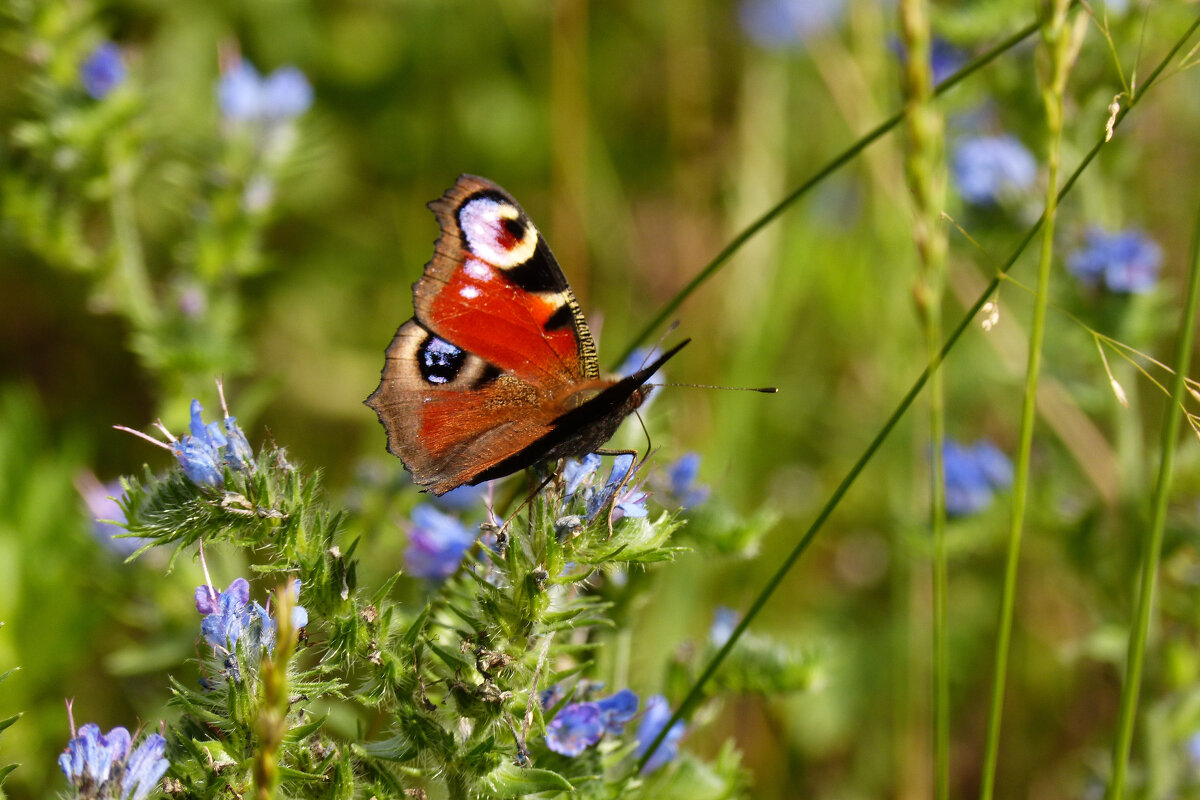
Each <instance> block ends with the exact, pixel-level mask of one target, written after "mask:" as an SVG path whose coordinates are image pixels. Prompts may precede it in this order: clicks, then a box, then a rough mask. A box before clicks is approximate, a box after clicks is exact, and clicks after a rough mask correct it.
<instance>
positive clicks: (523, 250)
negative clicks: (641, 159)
mask: <svg viewBox="0 0 1200 800" xmlns="http://www.w3.org/2000/svg"><path fill="white" fill-rule="evenodd" d="M458 225H459V227H460V228H461V229H462V232H463V239H464V240H465V243H466V246H467V249H468V250H470V251H471V252H472V253H474V254H475V255H477V256H479V257H480V258H481V259H483V260H484V261H486V262H488V263H489V264H494V265H495V266H497V267H499V268H500V269H510V268H512V267H515V266H517V265H519V264H523V263H525V262H526V261H528V260H529V259H530V258H531V257H532V256H533V254H534V251H536V250H537V243H538V232H537V228H535V227H533V223H532V222H530V221H529V219H528V218H527V217H525V216H524V215H523V214H522V213H521V210H520V209H519V208H517V207H516V206H514V205H513V204H512V203H510V202H508V201H507V200H504V199H503V198H500V197H498V196H495V195H491V194H486V193H485V194H479V195H476V196H474V197H472V198H471V199H470V200H467V202H465V203H463V205H462V207H461V208H459V210H458Z"/></svg>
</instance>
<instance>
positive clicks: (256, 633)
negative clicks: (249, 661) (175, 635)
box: [195, 578, 308, 653]
mask: <svg viewBox="0 0 1200 800" xmlns="http://www.w3.org/2000/svg"><path fill="white" fill-rule="evenodd" d="M291 591H292V599H293V600H299V599H300V579H299V578H296V579H294V580H293V581H292V583H291ZM195 597H196V610H197V611H199V612H200V613H201V614H204V615H205V616H204V619H203V621H201V623H200V632H201V633H202V634H203V635H204V640H205V641H206V642H208V643H209V644H210V645H212V646H213V647H216V648H219V649H221V650H226V651H232V650H233V649H234V647H235V646H236V645H237V642H238V640H239V639H241V638H242V635H243V634H244V633H247V632H249V633H250V634H251V635H252V636H253V640H252V641H250V642H249V643H248V650H249V651H250V652H263V651H265V652H268V653H269V652H271V651H273V650H274V649H275V631H276V627H277V626H276V624H275V620H273V619H271V615H270V613H269V612H268V611H267V609H266V608H264V607H262V606H261V605H259V604H258V603H257V602H254V603H251V602H250V583H249V582H248V581H247V580H246V579H245V578H238V579H236V580H235V581H233V583H231V584H229V588H227V589H226V590H225V591H223V592H218V591H216V590H215V589H214V588H213V587H211V586H197V587H196V593H195ZM291 619H292V628H293V629H294V630H299V629H300V628H303V627H304V626H305V625H307V624H308V612H307V611H306V610H305V609H304V606H301V605H294V606H292V618H291Z"/></svg>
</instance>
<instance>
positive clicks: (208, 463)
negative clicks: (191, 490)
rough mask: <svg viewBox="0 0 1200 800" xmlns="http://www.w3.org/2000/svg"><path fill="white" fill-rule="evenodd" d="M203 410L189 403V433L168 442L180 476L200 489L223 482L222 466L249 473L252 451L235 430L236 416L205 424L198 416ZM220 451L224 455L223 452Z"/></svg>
mask: <svg viewBox="0 0 1200 800" xmlns="http://www.w3.org/2000/svg"><path fill="white" fill-rule="evenodd" d="M203 411H204V407H203V406H201V405H200V401H199V400H192V407H191V422H190V423H189V425H188V428H189V430H190V431H191V433H190V434H189V435H187V436H181V437H180V438H179V439H177V440H175V441H174V442H172V443H171V452H173V453H174V454H175V457H176V458H177V459H179V466H180V467H181V468H182V469H183V474H185V475H187V476H188V478H190V479H191V481H192V482H193V483H195V484H198V485H200V486H220V485H221V484H223V483H224V482H225V476H224V474H223V472H222V465H225V466H228V467H230V468H231V469H235V470H243V471H244V470H248V469H250V467H251V464H252V462H253V460H254V452H253V451H252V450H251V449H250V443H249V442H248V441H246V434H244V433H243V432H242V429H241V428H239V427H238V424H237V419H236V418H235V417H229V416H226V417H225V419H224V422H223V423H220V422H210V423H208V424H207V425H206V424H205V423H204V419H203V418H202V416H201V414H202V412H203ZM222 451H223V452H222Z"/></svg>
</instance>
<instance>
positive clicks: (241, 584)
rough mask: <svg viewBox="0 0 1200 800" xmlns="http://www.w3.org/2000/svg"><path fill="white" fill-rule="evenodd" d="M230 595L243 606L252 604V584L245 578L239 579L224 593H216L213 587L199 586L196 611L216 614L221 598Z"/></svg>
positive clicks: (196, 595)
mask: <svg viewBox="0 0 1200 800" xmlns="http://www.w3.org/2000/svg"><path fill="white" fill-rule="evenodd" d="M224 595H230V596H232V597H235V598H237V599H238V602H240V603H241V604H242V605H246V604H247V603H249V602H250V582H249V581H247V580H246V579H245V578H237V579H235V580H234V581H233V583H231V584H229V588H228V589H226V590H225V591H223V592H215V593H214V590H213V588H212V587H211V586H197V587H196V591H195V597H196V610H197V611H199V612H200V613H201V614H204V615H208V614H215V613H216V612H217V608H218V606H219V605H220V598H221V597H222V596H224Z"/></svg>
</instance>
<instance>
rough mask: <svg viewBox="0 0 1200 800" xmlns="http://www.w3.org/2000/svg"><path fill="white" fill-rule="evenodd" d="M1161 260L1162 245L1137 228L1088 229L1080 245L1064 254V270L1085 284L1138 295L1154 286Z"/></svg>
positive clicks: (1119, 292)
mask: <svg viewBox="0 0 1200 800" xmlns="http://www.w3.org/2000/svg"><path fill="white" fill-rule="evenodd" d="M1162 260H1163V252H1162V248H1161V247H1160V246H1159V245H1158V243H1157V242H1155V241H1154V240H1153V239H1151V238H1150V237H1148V236H1146V235H1145V234H1143V233H1142V232H1140V231H1137V230H1124V231H1116V232H1115V233H1109V232H1108V231H1105V230H1102V229H1100V228H1091V229H1089V230H1088V231H1087V233H1086V234H1085V236H1084V245H1083V247H1081V248H1079V249H1078V250H1076V251H1074V252H1073V253H1071V255H1070V256H1068V257H1067V269H1069V270H1070V271H1071V274H1073V275H1074V276H1075V277H1076V278H1078V279H1079V280H1080V281H1081V282H1083V283H1084V284H1085V285H1087V286H1090V287H1096V286H1100V285H1103V286H1104V287H1105V288H1106V289H1108V290H1109V291H1110V292H1116V293H1118V294H1139V293H1142V292H1148V291H1150V290H1151V289H1153V288H1154V284H1155V283H1156V282H1157V281H1158V272H1159V270H1160V269H1161V268H1162Z"/></svg>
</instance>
